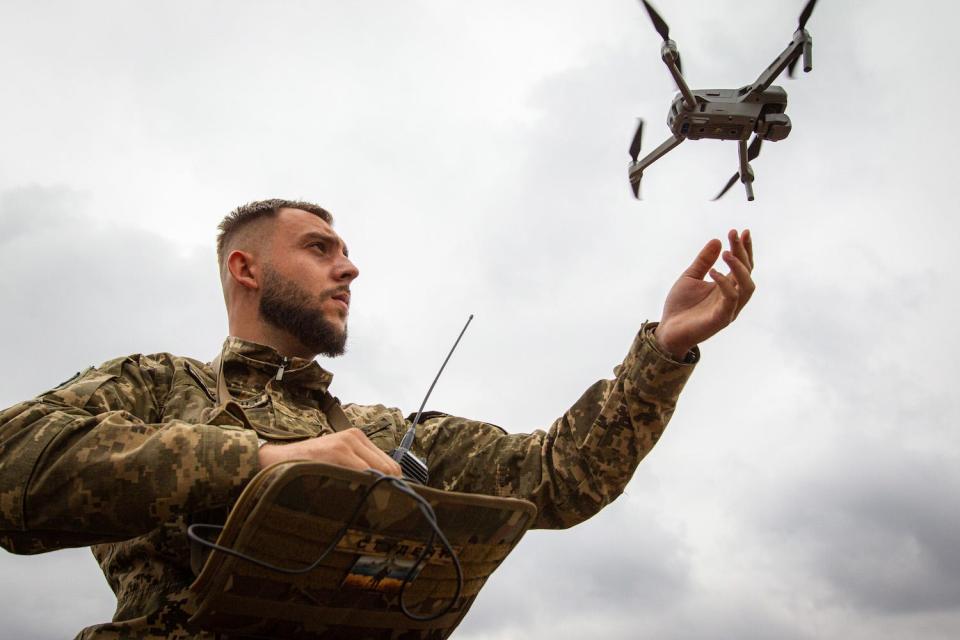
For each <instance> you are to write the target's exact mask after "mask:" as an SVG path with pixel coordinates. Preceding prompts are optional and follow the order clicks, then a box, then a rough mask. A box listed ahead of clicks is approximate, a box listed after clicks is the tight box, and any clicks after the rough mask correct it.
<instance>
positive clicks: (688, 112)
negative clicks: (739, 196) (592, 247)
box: [628, 0, 817, 202]
mask: <svg viewBox="0 0 960 640" xmlns="http://www.w3.org/2000/svg"><path fill="white" fill-rule="evenodd" d="M641 1H642V2H643V6H644V7H646V9H647V13H648V14H649V15H650V20H651V21H652V22H653V26H654V28H655V29H656V30H657V33H659V34H660V37H662V38H663V44H662V45H661V46H660V57H661V58H663V62H664V64H666V65H667V69H668V70H669V71H670V75H672V76H673V79H674V80H675V81H676V83H677V88H678V89H679V90H680V93H679V94H678V95H677V96H676V97H675V98H674V100H673V104H672V105H671V106H670V112H669V114H668V115H667V126H669V127H670V131H671V135H670V137H669V138H668V139H667V140H666V141H665V142H664V143H663V144H661V145H660V146H659V147H657V148H656V149H654V150H653V151H651V152H650V153H649V154H647V155H646V156H645V157H644V158H642V159H640V160H638V159H637V157H638V156H639V155H640V148H641V143H642V139H643V120H642V119H641V120H640V123H639V125H638V126H637V132H636V134H634V136H633V142H632V143H631V144H630V157H631V158H632V160H633V161H632V162H631V163H630V170H629V174H628V175H629V178H630V186H631V187H632V189H633V195H634V197H636V198H638V199H639V198H640V180H641V179H642V178H643V172H644V170H645V169H646V168H647V167H649V166H650V165H651V164H653V163H654V162H656V161H657V160H659V159H660V158H662V157H663V156H665V155H666V154H667V153H668V152H670V151H672V150H673V149H675V148H676V147H677V146H678V145H679V144H680V143H681V142H683V141H684V140H686V139H688V138H689V139H690V140H701V139H704V138H708V139H712V140H736V141H737V145H738V148H739V160H740V170H739V171H738V172H737V173H735V174H734V175H733V177H732V178H730V180H729V181H728V182H727V184H726V186H724V188H723V189H722V190H721V191H720V193H718V194H717V196H716V197H715V198H714V200H718V199H719V198H720V197H721V196H723V194H725V193H726V192H727V191H729V190H730V188H731V187H732V186H733V185H734V184H736V182H737V180H738V179H739V180H740V182H742V183H743V186H744V188H745V189H746V191H747V200H749V201H751V202H752V201H753V199H754V196H753V180H754V173H753V168H752V167H751V166H750V161H751V160H754V159H756V157H757V156H758V155H760V146H761V144H763V141H764V140H769V141H770V142H776V141H778V140H783V139H784V138H786V137H787V136H788V135H790V128H791V124H790V117H789V116H787V114H786V113H784V112H785V111H786V109H787V92H786V91H784V89H783V87H778V86H775V85H774V86H771V84H772V83H773V81H774V80H776V79H777V76H779V75H780V74H781V73H783V70H784V69H786V70H787V75H789V76H790V77H791V78H792V77H793V72H794V69H795V67H796V65H797V62H798V61H799V60H800V58H801V56H802V57H803V70H804V71H805V72H809V71H811V70H812V69H813V38H811V37H810V34H809V33H808V32H807V30H806V25H807V20H809V19H810V14H812V13H813V7H814V5H816V4H817V0H809V1H808V2H807V5H806V6H805V7H804V8H803V11H802V12H801V13H800V20H799V24H798V26H797V30H796V31H795V32H794V34H793V39H792V40H791V41H790V44H788V45H787V48H786V49H784V50H783V52H782V53H781V54H780V55H779V56H777V59H776V60H774V61H773V63H772V64H771V65H770V66H769V67H767V68H766V70H765V71H764V72H763V73H761V74H760V77H759V78H757V79H756V80H755V81H754V82H753V83H752V84H748V85H746V86H744V87H741V88H739V89H705V90H698V91H691V90H690V87H689V86H687V81H686V80H684V78H683V68H682V66H681V64H680V52H679V51H678V50H677V43H676V42H674V41H673V40H671V39H670V27H668V26H667V23H666V22H664V20H663V18H661V17H660V14H659V13H657V11H656V10H655V9H654V8H653V6H651V5H650V3H649V2H647V0H641ZM751 134H753V140H752V141H751V142H750V144H749V145H748V144H747V139H748V138H749V137H750V135H751Z"/></svg>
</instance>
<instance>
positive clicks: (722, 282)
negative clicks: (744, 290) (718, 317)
mask: <svg viewBox="0 0 960 640" xmlns="http://www.w3.org/2000/svg"><path fill="white" fill-rule="evenodd" d="M710 277H711V278H713V281H714V282H716V283H717V287H718V288H719V289H720V294H721V296H722V301H723V304H722V306H723V310H724V311H725V312H726V314H727V317H728V318H729V319H731V320H732V319H733V318H734V316H735V315H736V311H737V300H738V298H739V294H738V293H737V286H736V285H735V284H734V282H733V278H732V276H725V275H723V274H722V273H720V272H719V271H717V270H716V269H710Z"/></svg>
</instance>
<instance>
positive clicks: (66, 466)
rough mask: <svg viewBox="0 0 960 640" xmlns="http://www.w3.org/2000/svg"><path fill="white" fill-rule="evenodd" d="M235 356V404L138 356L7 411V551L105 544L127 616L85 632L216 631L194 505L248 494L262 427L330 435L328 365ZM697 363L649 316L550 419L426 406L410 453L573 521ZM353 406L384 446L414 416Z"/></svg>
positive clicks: (614, 492) (208, 380)
mask: <svg viewBox="0 0 960 640" xmlns="http://www.w3.org/2000/svg"><path fill="white" fill-rule="evenodd" d="M696 358H697V354H696V353H694V354H692V357H691V358H689V359H690V360H691V361H694V362H695V361H696ZM222 362H223V372H224V380H225V382H226V384H227V387H228V390H229V395H230V396H232V399H231V401H230V402H227V403H225V404H220V403H218V402H217V380H216V378H215V376H216V372H215V371H214V370H213V368H212V367H211V365H209V364H204V363H201V362H198V361H196V360H192V359H188V358H180V357H175V356H172V355H170V354H159V355H150V356H145V355H133V356H128V357H126V358H118V359H116V360H112V361H110V362H107V363H105V364H104V365H102V366H101V367H99V368H96V369H91V370H89V371H87V372H85V373H83V374H78V376H77V377H75V378H74V379H72V380H70V381H68V382H66V383H64V384H62V385H61V386H59V387H58V388H56V389H54V390H52V391H49V392H47V393H45V394H43V395H41V396H39V397H37V398H36V399H34V400H30V401H27V402H23V403H20V404H18V405H15V406H13V407H11V408H9V409H7V410H5V411H3V412H2V413H0V546H3V547H4V548H6V549H8V550H9V551H12V552H14V553H40V552H44V551H50V550H53V549H60V548H64V547H78V546H92V548H93V553H94V555H95V556H96V558H97V560H98V562H99V563H100V565H101V567H102V568H103V571H104V573H105V575H106V577H107V580H108V582H109V584H110V586H111V588H112V589H113V591H114V592H115V593H116V596H117V610H116V613H115V615H114V621H113V622H112V623H107V624H104V625H97V626H95V627H90V628H88V629H86V630H84V631H83V632H81V634H80V636H79V637H82V638H144V637H149V638H154V637H155V638H174V637H175V638H188V637H202V638H213V637H214V634H209V633H204V632H201V631H198V630H195V629H193V630H191V629H189V627H188V625H187V624H186V616H185V614H184V613H183V605H185V604H186V603H187V602H188V600H189V598H190V597H191V596H190V593H189V591H188V589H187V588H188V587H189V585H190V583H191V582H192V580H193V573H192V571H191V568H190V559H189V555H190V554H189V545H188V539H187V537H186V527H187V524H188V523H189V521H190V518H191V514H196V513H198V512H204V511H210V510H215V509H224V508H225V507H229V505H230V504H232V502H233V501H234V500H236V498H237V497H238V496H239V494H240V492H241V490H242V489H243V487H244V486H245V485H246V483H247V482H248V481H249V480H250V479H251V478H252V477H253V476H254V475H255V474H256V473H257V471H258V470H259V469H258V461H257V450H258V438H265V439H267V440H270V441H275V442H281V441H292V440H296V439H302V438H309V437H315V436H322V435H324V434H329V433H332V432H333V428H332V427H331V425H330V424H329V422H328V419H327V416H326V415H325V413H324V411H323V410H322V407H323V406H324V404H323V403H324V401H325V399H329V398H330V396H329V393H328V391H327V388H328V386H329V384H330V381H331V379H332V376H331V374H329V373H328V372H326V371H324V370H323V369H322V368H321V367H320V366H319V365H318V364H317V363H315V362H313V361H306V360H299V359H293V360H292V361H291V360H288V359H285V358H283V357H281V356H280V355H279V354H278V353H277V352H276V351H274V350H273V349H271V348H269V347H264V346H261V345H257V344H253V343H250V342H245V341H242V340H239V339H237V338H228V339H227V341H226V343H225V345H224V349H223V352H222ZM281 366H283V372H282V375H281V374H280V372H279V369H280V367H281ZM692 369H693V365H692V364H691V363H678V362H675V361H673V360H672V359H671V358H669V357H667V356H665V355H664V354H663V353H661V352H660V351H659V350H658V348H657V346H656V343H655V340H654V338H653V336H652V325H646V326H645V327H644V329H642V330H641V331H640V333H639V334H638V336H637V338H636V339H635V340H634V343H633V345H632V346H631V348H630V351H629V353H628V354H627V356H626V358H625V359H624V361H623V363H622V364H621V365H619V366H618V367H616V369H615V371H614V373H615V378H614V379H612V380H601V381H599V382H596V383H595V384H593V385H592V386H591V387H590V388H589V389H587V391H586V392H585V393H584V394H583V396H582V397H581V398H580V399H579V400H577V402H576V403H575V404H574V405H573V406H572V407H571V408H570V409H569V410H568V411H567V412H566V413H564V414H563V415H562V416H561V417H560V418H558V419H557V420H556V421H555V422H554V423H553V424H552V425H551V426H550V428H549V429H548V430H547V431H539V430H538V431H535V432H533V433H531V434H511V433H507V432H505V431H504V430H502V429H500V428H499V427H496V426H494V425H492V424H488V423H485V422H479V421H475V420H466V419H463V418H456V417H453V416H448V415H445V414H428V419H426V420H424V421H423V422H422V423H421V425H420V426H419V427H418V434H417V440H416V443H415V445H414V452H415V453H416V454H417V455H419V456H420V457H421V458H423V459H425V460H426V461H427V464H428V466H429V468H430V485H431V486H434V487H437V488H441V489H449V490H456V491H463V492H471V493H484V494H489V495H497V496H512V497H519V498H525V499H527V500H530V501H532V502H533V503H534V504H535V505H536V506H537V509H538V517H537V522H536V525H535V526H537V527H540V528H565V527H569V526H572V525H574V524H576V523H578V522H581V521H583V520H585V519H586V518H589V517H590V516H592V515H593V514H595V513H596V512H597V511H599V510H600V509H601V508H603V507H604V506H605V505H607V504H608V503H610V502H611V501H612V500H613V499H614V498H616V497H617V496H618V495H619V494H620V493H621V492H622V491H623V489H624V487H625V486H626V484H627V482H628V481H629V480H630V478H631V476H632V475H633V472H634V470H635V468H636V466H637V464H638V463H639V462H640V460H641V459H642V458H643V457H644V455H646V453H647V452H648V451H650V449H651V448H652V447H653V445H654V444H655V443H656V442H657V440H658V439H659V438H660V435H661V433H662V432H663V429H664V427H665V425H666V424H667V421H668V420H669V418H670V416H671V414H672V413H673V409H674V406H675V403H676V399H677V396H678V394H679V393H680V390H681V389H682V388H683V385H684V384H685V383H686V380H687V378H688V377H689V376H690V373H691V372H692ZM343 410H344V412H345V413H346V415H347V418H348V419H349V421H350V423H351V424H352V425H353V426H355V427H358V428H360V429H362V430H363V432H364V433H365V434H366V435H367V436H368V437H369V438H370V440H372V441H373V443H374V444H376V445H377V446H378V447H380V448H381V449H383V450H385V451H388V450H391V449H393V448H395V447H396V446H397V444H399V441H400V438H401V437H402V435H403V433H404V432H405V431H406V429H407V427H408V426H409V422H408V421H407V419H406V418H405V417H404V415H403V414H402V413H401V412H400V411H399V410H398V409H390V408H387V407H384V406H382V405H373V406H361V405H355V404H347V405H344V406H343Z"/></svg>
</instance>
